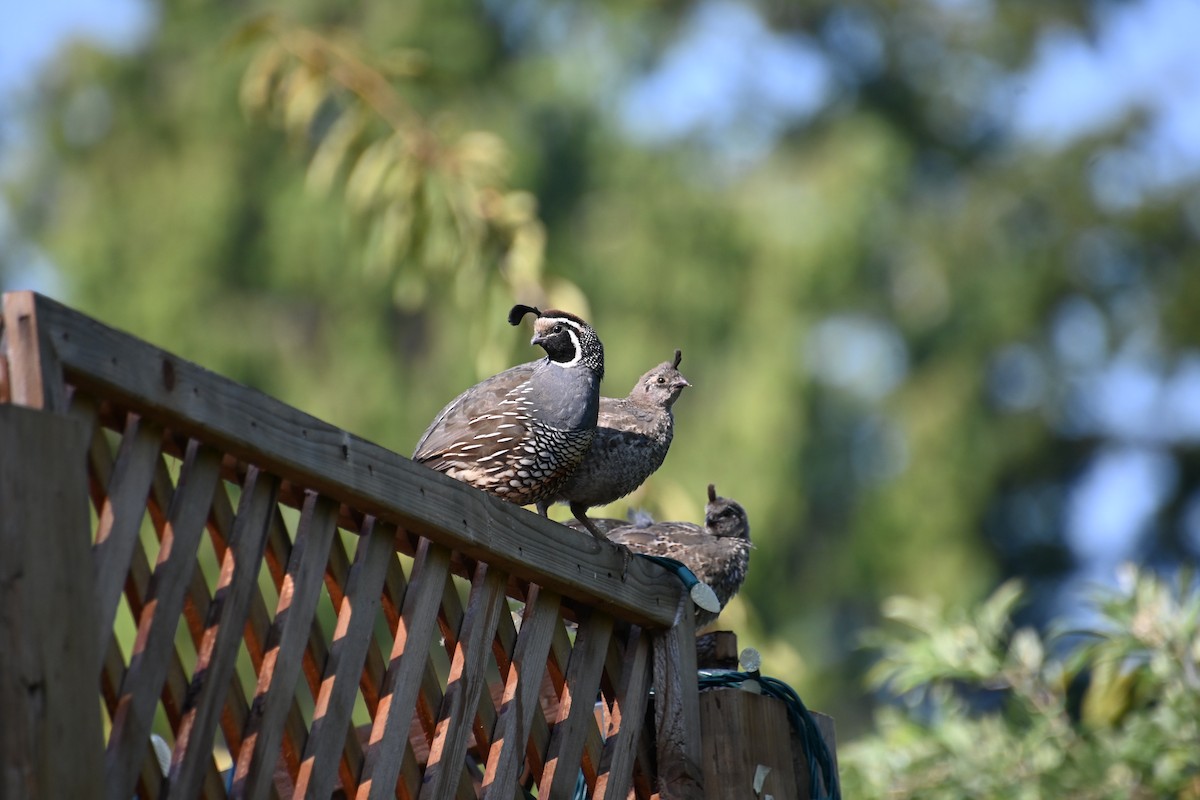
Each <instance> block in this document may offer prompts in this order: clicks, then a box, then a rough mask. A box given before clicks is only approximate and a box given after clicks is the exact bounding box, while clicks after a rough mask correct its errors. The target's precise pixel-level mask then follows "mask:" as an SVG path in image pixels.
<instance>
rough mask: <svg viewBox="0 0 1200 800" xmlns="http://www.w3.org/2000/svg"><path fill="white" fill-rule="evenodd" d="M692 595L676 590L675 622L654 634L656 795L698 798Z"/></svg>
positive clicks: (667, 798) (700, 778)
mask: <svg viewBox="0 0 1200 800" xmlns="http://www.w3.org/2000/svg"><path fill="white" fill-rule="evenodd" d="M693 613H694V610H693V607H692V599H691V597H690V596H688V593H687V592H682V593H680V596H679V606H678V608H677V609H676V612H675V624H674V625H672V626H671V627H670V628H668V629H666V630H664V631H660V632H657V633H656V634H655V636H654V640H653V641H654V728H655V739H656V740H657V741H656V744H657V749H658V796H659V797H661V798H662V800H702V798H703V797H704V774H703V770H702V768H701V766H700V759H701V751H700V736H701V731H700V709H699V706H698V704H697V701H696V695H697V692H698V691H699V689H698V686H697V678H696V634H695V625H694V623H693V616H692V615H693Z"/></svg>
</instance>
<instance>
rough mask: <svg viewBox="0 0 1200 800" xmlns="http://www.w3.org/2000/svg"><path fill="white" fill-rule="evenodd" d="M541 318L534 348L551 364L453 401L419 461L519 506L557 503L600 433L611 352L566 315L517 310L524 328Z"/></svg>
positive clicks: (514, 317) (506, 376)
mask: <svg viewBox="0 0 1200 800" xmlns="http://www.w3.org/2000/svg"><path fill="white" fill-rule="evenodd" d="M529 313H533V314H535V315H536V316H537V319H536V320H535V321H534V325H533V327H534V336H533V339H532V340H531V342H530V344H535V345H540V346H541V347H542V348H543V349H544V350H545V351H546V357H545V358H543V359H541V360H539V361H531V362H529V363H527V364H521V365H518V366H516V367H512V368H511V369H508V370H505V371H504V372H501V373H499V374H498V375H493V376H492V377H490V378H487V379H486V380H483V381H481V382H479V383H477V384H475V385H474V386H472V387H471V388H470V389H467V390H466V391H465V392H463V393H462V394H460V395H459V396H458V397H456V398H454V399H453V400H451V401H450V403H449V405H447V406H446V407H445V408H443V409H442V410H441V412H440V413H439V414H438V415H437V417H435V418H434V420H433V422H432V423H431V424H430V425H429V429H428V430H426V431H425V434H424V435H423V436H422V437H421V441H419V442H418V443H417V447H416V450H415V452H414V453H413V460H414V461H418V462H420V463H422V464H424V465H426V466H427V467H430V468H432V469H435V470H437V471H438V472H444V473H446V474H447V475H449V476H450V477H451V478H455V479H457V480H460V481H463V482H464V483H469V484H470V485H472V486H474V487H476V488H477V489H483V490H484V491H485V492H488V493H489V494H493V495H495V496H496V497H500V498H503V499H504V500H508V501H510V502H512V503H516V504H517V505H528V504H530V503H537V502H539V501H541V500H545V499H546V498H549V497H553V496H554V495H555V494H556V493H557V492H558V491H559V490H560V489H561V488H562V485H563V482H564V481H565V480H566V479H567V478H569V477H570V476H571V473H573V472H574V471H575V469H576V467H578V466H579V462H580V461H581V460H582V459H583V455H584V453H586V452H587V449H588V446H589V445H590V444H591V443H592V438H593V437H594V436H595V434H596V418H597V415H598V413H599V409H600V379H601V378H603V377H604V346H603V345H602V344H601V343H600V338H599V337H598V336H596V332H595V331H594V330H592V328H591V326H590V325H588V324H587V323H586V322H584V321H583V320H582V319H580V318H579V317H577V316H575V315H574V314H569V313H567V312H565V311H538V309H536V308H532V307H530V306H523V305H516V306H513V308H512V310H511V311H510V312H509V314H508V321H509V323H510V324H512V325H519V324H520V322H521V319H522V318H524V316H525V315H526V314H529Z"/></svg>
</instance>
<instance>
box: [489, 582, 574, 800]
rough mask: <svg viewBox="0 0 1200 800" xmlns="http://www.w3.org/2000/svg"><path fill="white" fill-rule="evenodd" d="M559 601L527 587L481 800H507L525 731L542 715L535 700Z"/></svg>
mask: <svg viewBox="0 0 1200 800" xmlns="http://www.w3.org/2000/svg"><path fill="white" fill-rule="evenodd" d="M559 602H560V597H559V595H558V593H557V592H553V591H549V590H546V589H542V588H540V587H533V588H532V589H531V593H530V597H529V598H528V599H527V601H526V604H525V614H524V616H523V617H522V619H521V630H520V632H519V633H518V634H517V642H516V646H515V647H514V648H513V652H512V663H511V664H510V665H509V669H508V675H507V679H506V681H505V684H504V694H503V696H502V697H501V703H500V711H499V715H498V717H497V719H496V728H495V730H494V731H493V733H492V743H491V751H490V752H489V754H488V759H487V768H486V770H485V771H484V775H483V793H484V794H483V796H484V797H485V798H486V799H487V800H510V798H512V797H513V793H514V790H515V789H516V787H517V778H518V777H519V776H520V774H521V767H522V762H523V761H524V757H525V744H526V742H527V741H528V740H529V732H530V728H531V726H532V725H533V720H534V717H535V715H536V716H537V717H541V715H542V708H541V705H540V703H539V702H538V701H539V697H540V694H541V688H542V675H543V674H544V673H545V671H546V656H547V655H548V654H549V652H550V640H551V639H552V638H553V636H554V627H555V626H556V625H557V624H558V620H559V617H558V608H559ZM543 719H544V718H543Z"/></svg>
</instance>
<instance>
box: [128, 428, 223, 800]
mask: <svg viewBox="0 0 1200 800" xmlns="http://www.w3.org/2000/svg"><path fill="white" fill-rule="evenodd" d="M219 464H220V458H219V456H218V455H217V453H216V451H214V450H212V449H210V448H208V447H205V446H203V445H201V444H199V443H197V442H194V441H193V442H192V443H191V444H189V446H188V452H187V457H186V458H185V459H184V464H183V468H182V471H181V472H180V476H179V488H178V489H177V490H176V492H175V496H174V497H173V498H172V501H171V508H170V511H169V512H168V515H167V516H168V522H167V528H166V530H165V531H164V533H163V540H162V547H161V549H160V551H159V557H158V563H157V564H156V565H155V568H154V574H153V575H152V576H151V578H150V583H149V587H148V589H147V592H146V597H147V601H146V604H145V606H144V607H143V608H142V609H141V611H140V613H139V615H138V630H137V637H136V639H135V640H134V645H133V653H132V655H131V656H130V659H129V668H128V669H127V670H126V671H125V678H124V680H123V681H122V682H121V697H120V699H119V701H118V704H117V711H116V713H115V714H114V715H113V721H112V733H111V734H110V735H109V740H108V748H107V751H106V752H105V784H106V787H105V788H106V792H107V796H108V797H109V798H110V800H127V798H129V797H131V796H132V795H133V793H134V791H135V787H136V785H137V778H138V768H139V765H140V762H141V754H142V747H143V743H144V742H145V740H146V739H147V738H148V737H149V736H150V724H151V722H152V721H153V719H154V709H155V707H156V706H157V704H158V699H159V696H160V694H161V693H162V687H163V683H164V681H165V680H166V677H167V673H168V667H169V665H170V663H171V662H172V660H173V659H175V658H177V657H178V656H177V654H176V652H175V629H176V627H177V626H178V624H179V617H180V615H181V614H182V613H183V603H184V595H185V593H186V590H187V586H188V584H189V582H190V581H191V578H192V575H193V573H194V572H195V569H196V549H197V547H198V546H199V543H200V536H201V534H202V533H203V531H204V523H205V520H206V519H207V517H208V509H209V506H210V505H211V504H212V498H213V491H214V490H215V488H216V485H217V480H218V475H217V468H218V466H219Z"/></svg>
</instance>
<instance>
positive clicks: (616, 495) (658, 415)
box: [538, 350, 691, 538]
mask: <svg viewBox="0 0 1200 800" xmlns="http://www.w3.org/2000/svg"><path fill="white" fill-rule="evenodd" d="M682 355H683V354H682V353H681V352H680V351H679V350H676V351H675V358H674V359H673V360H672V361H664V362H663V363H661V364H659V365H658V366H656V367H654V369H652V370H650V371H649V372H647V373H646V374H645V375H643V376H642V377H640V378H638V381H637V383H636V384H634V387H633V389H632V391H630V392H629V395H628V396H627V397H621V398H612V397H601V398H600V415H599V418H598V420H597V422H596V436H595V438H594V439H592V444H591V446H590V447H589V448H588V451H587V454H586V455H584V457H583V461H582V462H581V463H580V464H579V468H578V469H577V470H575V473H574V474H573V475H572V476H571V477H570V478H568V479H567V481H566V482H565V483H564V484H563V486H562V489H560V490H559V492H558V494H557V495H555V496H554V497H552V498H550V499H549V500H544V501H542V502H541V503H539V504H538V507H539V510H541V511H542V513H543V514H544V513H545V511H546V506H547V505H549V504H550V503H553V502H560V503H564V502H565V503H569V504H570V507H571V513H572V514H574V515H575V518H576V519H577V520H579V521H580V522H581V523H582V524H583V526H584V527H585V528H587V529H588V530H589V531H590V532H591V533H592V535H593V536H596V537H598V538H599V537H602V536H603V534H602V533H601V531H600V530H599V529H598V528H597V527H596V526H594V525H592V523H591V520H589V519H588V516H587V510H588V509H589V508H591V507H592V506H602V505H606V504H608V503H611V502H613V501H615V500H619V499H620V498H622V497H624V496H625V495H627V494H629V493H630V492H632V491H633V490H634V489H636V488H638V487H639V486H641V485H642V484H643V483H644V482H645V480H646V479H647V478H649V477H650V476H651V475H652V474H653V473H654V471H655V470H657V469H658V468H659V467H660V466H662V463H663V459H665V458H666V457H667V450H669V449H670V447H671V439H672V438H673V437H674V435H675V417H674V414H672V412H671V407H672V406H673V405H675V401H676V400H678V399H679V395H680V394H681V393H682V392H683V390H684V389H685V388H686V387H688V386H690V385H691V384H690V383H688V381H687V379H686V378H684V377H683V375H682V374H680V372H679V361H680V359H681V358H682Z"/></svg>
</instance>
